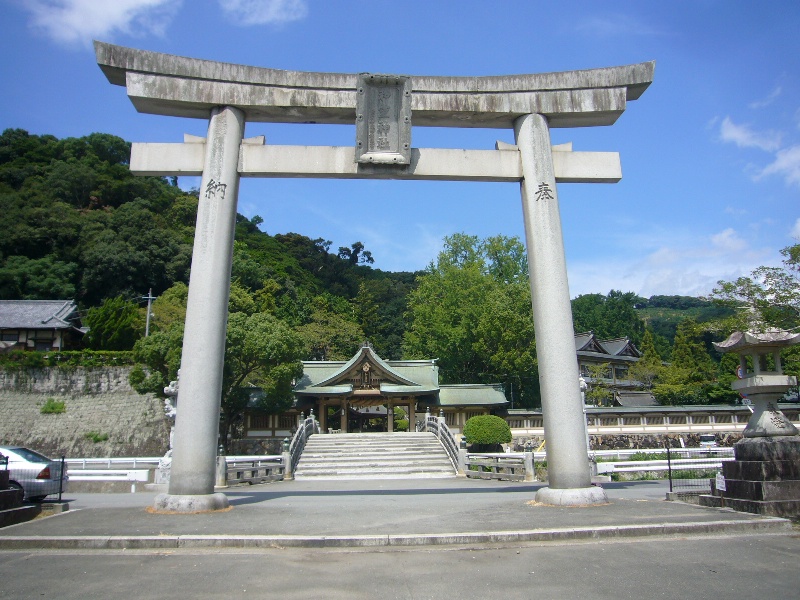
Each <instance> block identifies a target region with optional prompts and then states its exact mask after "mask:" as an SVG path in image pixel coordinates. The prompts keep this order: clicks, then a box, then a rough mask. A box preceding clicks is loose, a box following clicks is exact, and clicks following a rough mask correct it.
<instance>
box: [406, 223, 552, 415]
mask: <svg viewBox="0 0 800 600" xmlns="http://www.w3.org/2000/svg"><path fill="white" fill-rule="evenodd" d="M521 246H522V245H521V242H520V241H519V240H513V239H509V238H503V237H501V236H498V237H496V238H489V239H488V240H485V241H483V242H482V241H481V240H479V239H478V238H477V237H475V236H467V235H464V234H457V235H454V236H450V237H447V238H445V241H444V249H443V250H442V252H441V253H440V254H439V256H438V258H437V262H436V264H431V265H430V266H429V267H428V269H427V270H426V271H425V273H423V274H422V275H420V276H419V277H418V278H417V288H416V289H415V290H413V291H412V292H410V293H409V296H408V299H409V303H408V313H407V317H408V320H409V322H410V324H409V326H408V328H407V329H406V334H405V337H404V339H403V349H404V355H405V356H407V357H408V358H431V357H434V358H438V359H439V360H438V365H439V372H440V378H441V379H442V382H443V383H465V382H475V383H494V382H504V383H505V384H506V385H507V389H508V390H509V391H510V388H511V385H512V384H515V391H517V392H518V394H519V398H520V403H521V404H522V405H523V406H534V405H535V404H536V403H537V401H538V398H539V392H538V377H536V361H535V359H534V351H535V345H534V336H533V319H532V315H531V304H530V292H529V289H528V285H527V279H526V277H525V273H526V272H527V270H526V268H525V265H524V263H522V262H521V259H522V257H524V252H522V251H521ZM489 247H491V248H493V249H495V250H496V249H498V248H502V247H505V248H506V250H505V251H504V252H493V253H490V252H487V248H489ZM515 259H516V262H515ZM511 264H514V265H515V266H514V267H513V268H512V267H511V266H510V265H511ZM501 267H502V268H501ZM508 279H511V280H512V281H507V280H508Z"/></svg>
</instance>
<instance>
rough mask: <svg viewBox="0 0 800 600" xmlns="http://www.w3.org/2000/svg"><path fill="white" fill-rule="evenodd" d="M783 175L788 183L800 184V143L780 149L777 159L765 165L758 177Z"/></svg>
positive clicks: (776, 154) (776, 155)
mask: <svg viewBox="0 0 800 600" xmlns="http://www.w3.org/2000/svg"><path fill="white" fill-rule="evenodd" d="M767 175H781V176H783V178H784V180H785V181H786V183H787V184H790V185H797V186H800V144H798V145H795V146H790V147H789V148H784V149H783V150H778V152H776V153H775V160H774V161H772V163H770V164H769V165H767V166H766V167H764V168H763V169H762V170H761V173H759V174H758V175H757V177H756V179H760V178H762V177H766V176H767Z"/></svg>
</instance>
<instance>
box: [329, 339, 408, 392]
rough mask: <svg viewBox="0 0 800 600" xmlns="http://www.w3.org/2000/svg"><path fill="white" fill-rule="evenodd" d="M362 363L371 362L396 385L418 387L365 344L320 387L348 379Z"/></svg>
mask: <svg viewBox="0 0 800 600" xmlns="http://www.w3.org/2000/svg"><path fill="white" fill-rule="evenodd" d="M362 362H369V363H370V364H373V365H376V366H377V367H378V368H379V369H380V370H381V371H383V373H384V374H385V375H387V376H388V377H389V378H390V379H393V380H394V381H395V382H396V383H401V384H405V385H417V384H416V382H414V381H411V380H410V379H406V378H405V377H403V375H401V374H400V373H398V372H397V371H395V370H394V369H392V367H391V366H389V364H388V363H387V362H386V361H384V360H383V359H382V358H381V357H380V356H378V355H377V354H376V353H375V350H373V349H372V346H370V345H369V344H364V345H363V346H361V348H360V349H359V351H358V352H356V353H355V354H354V355H353V358H351V359H350V360H348V361H347V362H346V363H344V364H343V365H342V366H341V368H340V369H339V370H338V371H336V372H335V373H333V374H332V375H331V376H330V377H328V378H327V379H325V380H323V381H320V382H319V384H318V385H321V386H322V385H331V384H333V383H334V382H335V381H336V380H338V379H343V378H345V377H347V375H348V372H349V371H351V370H352V369H353V367H355V366H356V365H358V364H360V363H362Z"/></svg>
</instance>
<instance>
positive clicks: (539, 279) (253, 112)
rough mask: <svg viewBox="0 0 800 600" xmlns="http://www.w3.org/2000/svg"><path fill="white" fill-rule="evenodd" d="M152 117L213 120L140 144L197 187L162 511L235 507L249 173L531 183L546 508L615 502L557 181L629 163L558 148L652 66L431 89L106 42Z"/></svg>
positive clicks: (610, 176)
mask: <svg viewBox="0 0 800 600" xmlns="http://www.w3.org/2000/svg"><path fill="white" fill-rule="evenodd" d="M95 52H96V55H97V62H98V64H99V65H100V68H101V69H102V70H103V72H104V73H105V75H106V77H107V78H108V80H109V81H110V82H111V83H113V84H116V85H122V86H125V87H126V88H127V93H128V97H129V98H130V99H131V102H133V104H134V106H135V107H136V109H137V110H138V111H139V112H143V113H151V114H159V115H168V116H175V117H191V118H199V119H208V120H209V126H208V135H207V137H206V138H198V137H196V136H186V137H185V140H184V143H182V144H180V143H178V144H133V148H132V152H131V163H130V166H131V171H132V172H133V173H135V174H139V175H163V176H167V175H168V176H175V175H177V176H181V175H199V176H201V177H202V179H201V184H200V202H199V205H198V211H197V228H196V232H195V240H194V249H193V253H192V266H191V275H190V281H189V298H188V303H187V308H186V326H185V330H184V331H185V332H184V343H183V354H182V360H181V411H180V414H179V415H178V417H177V419H176V425H175V443H174V451H173V460H172V474H171V477H170V484H169V493H168V494H165V495H162V496H159V498H157V499H156V508H157V509H167V510H176V511H184V512H188V511H194V510H208V509H215V508H224V507H225V506H227V498H226V497H225V496H224V495H223V494H215V493H214V479H215V464H216V462H215V461H216V450H217V437H218V424H219V406H220V397H221V389H222V363H223V356H224V346H225V328H226V322H227V309H228V296H229V292H230V273H231V261H232V256H233V235H234V226H235V221H236V206H237V197H238V187H239V179H240V178H241V177H317V178H352V179H429V180H452V181H504V182H510V181H518V182H520V187H521V194H522V207H523V219H524V223H525V240H526V247H527V253H528V266H529V270H530V284H531V295H532V303H533V313H534V328H535V332H536V347H537V358H538V361H539V380H540V384H541V391H542V412H543V417H544V426H545V439H546V441H547V445H546V447H547V463H548V472H549V487H547V488H543V489H541V490H539V492H537V496H536V499H537V501H540V502H544V503H549V504H565V505H583V504H591V503H598V502H605V501H606V496H605V492H603V490H602V489H601V488H597V487H592V486H591V476H590V471H589V467H588V464H587V451H588V448H587V446H586V443H587V442H586V437H585V431H584V428H585V417H584V413H583V402H582V400H581V394H580V389H579V387H578V385H577V383H576V382H577V381H578V378H579V373H578V363H577V359H576V355H575V346H574V341H573V333H574V332H573V327H572V310H571V307H570V296H569V288H568V283H567V269H566V261H565V258H564V243H563V238H562V232H561V217H560V213H559V208H558V191H557V187H556V183H559V182H560V183H613V182H616V181H619V180H620V179H621V177H622V172H621V168H620V163H619V156H618V154H617V153H616V152H573V151H572V147H571V144H564V145H561V146H551V143H550V129H551V128H554V127H555V128H561V127H592V126H599V125H612V124H613V123H614V122H615V121H616V120H617V118H618V117H619V116H620V115H621V114H622V112H623V111H624V110H625V107H626V105H627V102H628V101H629V100H636V99H637V98H639V96H641V94H642V93H643V92H644V91H645V89H647V87H648V86H649V85H650V83H651V82H652V79H653V71H654V68H655V63H653V62H646V63H640V64H635V65H628V66H621V67H610V68H604V69H591V70H586V71H568V72H560V73H541V74H532V75H509V76H496V77H431V76H421V77H418V76H395V75H378V74H366V73H362V74H339V73H310V72H299V71H281V70H275V69H266V68H260V67H248V66H242V65H233V64H227V63H219V62H213V61H205V60H198V59H192V58H184V57H179V56H172V55H168V54H159V53H156V52H147V51H142V50H135V49H131V48H123V47H120V46H113V45H110V44H105V43H101V42H95ZM246 121H251V122H272V123H326V124H349V125H355V126H356V133H357V136H356V138H357V139H356V144H355V145H354V146H345V147H327V146H269V145H266V144H265V140H264V137H263V136H260V137H256V138H244V126H245V122H246ZM412 125H413V126H436V127H483V128H505V129H513V130H514V136H515V141H516V144H514V145H511V144H503V143H500V142H498V144H497V146H496V149H495V150H453V149H441V148H414V147H412V146H411V132H412Z"/></svg>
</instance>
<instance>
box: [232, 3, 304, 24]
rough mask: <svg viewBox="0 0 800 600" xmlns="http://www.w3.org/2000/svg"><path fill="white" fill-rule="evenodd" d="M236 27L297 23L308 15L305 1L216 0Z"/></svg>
mask: <svg viewBox="0 0 800 600" xmlns="http://www.w3.org/2000/svg"><path fill="white" fill-rule="evenodd" d="M218 1H219V5H220V7H221V8H222V10H223V11H224V12H225V14H226V15H227V17H228V18H229V19H230V20H231V21H233V22H234V23H236V24H238V25H268V24H280V23H288V22H290V21H299V20H300V19H304V18H305V17H306V15H307V14H308V4H307V3H306V0H218Z"/></svg>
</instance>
